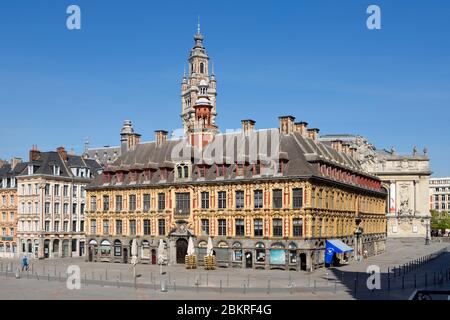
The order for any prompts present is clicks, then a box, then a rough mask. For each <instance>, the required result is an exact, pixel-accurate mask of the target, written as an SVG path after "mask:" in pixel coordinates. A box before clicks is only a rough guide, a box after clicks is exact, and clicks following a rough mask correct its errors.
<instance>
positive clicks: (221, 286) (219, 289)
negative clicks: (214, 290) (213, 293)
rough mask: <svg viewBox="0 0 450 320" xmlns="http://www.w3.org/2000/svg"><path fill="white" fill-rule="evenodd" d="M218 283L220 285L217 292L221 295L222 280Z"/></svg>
mask: <svg viewBox="0 0 450 320" xmlns="http://www.w3.org/2000/svg"><path fill="white" fill-rule="evenodd" d="M219 283H220V284H219V288H220V289H219V292H220V293H222V280H220V281H219Z"/></svg>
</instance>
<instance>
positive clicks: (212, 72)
mask: <svg viewBox="0 0 450 320" xmlns="http://www.w3.org/2000/svg"><path fill="white" fill-rule="evenodd" d="M211 75H214V62H211Z"/></svg>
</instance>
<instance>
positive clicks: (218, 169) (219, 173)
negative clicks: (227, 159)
mask: <svg viewBox="0 0 450 320" xmlns="http://www.w3.org/2000/svg"><path fill="white" fill-rule="evenodd" d="M216 175H217V176H218V177H224V176H225V165H224V164H218V165H217V166H216Z"/></svg>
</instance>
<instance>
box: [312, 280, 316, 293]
mask: <svg viewBox="0 0 450 320" xmlns="http://www.w3.org/2000/svg"><path fill="white" fill-rule="evenodd" d="M316 287H317V285H316V279H314V289H313V293H314V294H315V293H316Z"/></svg>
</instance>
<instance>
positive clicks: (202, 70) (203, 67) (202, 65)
mask: <svg viewBox="0 0 450 320" xmlns="http://www.w3.org/2000/svg"><path fill="white" fill-rule="evenodd" d="M200 73H202V74H203V73H205V65H204V64H203V62H202V63H200Z"/></svg>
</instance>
